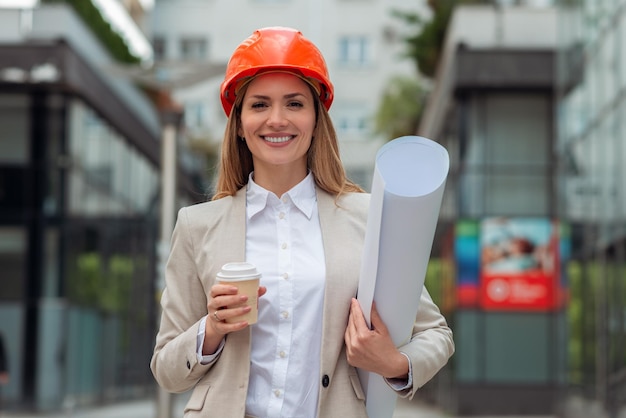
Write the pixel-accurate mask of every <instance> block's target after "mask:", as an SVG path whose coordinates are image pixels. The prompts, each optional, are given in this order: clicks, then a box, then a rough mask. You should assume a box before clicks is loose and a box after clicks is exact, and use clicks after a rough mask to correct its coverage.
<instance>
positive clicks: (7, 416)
mask: <svg viewBox="0 0 626 418" xmlns="http://www.w3.org/2000/svg"><path fill="white" fill-rule="evenodd" d="M185 402H186V399H185V398H184V397H175V399H174V411H176V412H175V414H174V416H173V417H172V418H179V417H182V410H183V406H184V404H185ZM43 417H46V418H155V417H156V407H155V403H154V401H153V400H140V401H133V402H123V403H118V404H114V405H108V406H104V407H98V408H89V409H80V408H76V409H75V410H68V411H65V412H59V413H54V414H32V413H30V414H29V413H2V412H0V418H43ZM393 418H453V417H452V416H451V415H449V414H446V413H445V412H443V411H441V410H439V409H437V408H434V407H432V406H429V405H425V404H423V403H421V402H409V401H407V400H405V399H399V400H398V403H397V406H396V410H395V412H394V414H393ZM473 418H498V417H473ZM506 418H521V417H514V416H507V417H506ZM523 418H555V417H552V416H544V417H528V416H526V417H523Z"/></svg>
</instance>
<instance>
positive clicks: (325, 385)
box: [322, 374, 330, 388]
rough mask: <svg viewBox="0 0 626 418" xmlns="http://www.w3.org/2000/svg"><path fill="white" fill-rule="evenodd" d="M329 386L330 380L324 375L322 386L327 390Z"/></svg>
mask: <svg viewBox="0 0 626 418" xmlns="http://www.w3.org/2000/svg"><path fill="white" fill-rule="evenodd" d="M329 384H330V378H329V377H328V375H327V374H325V375H324V377H322V386H324V387H325V388H327V387H328V385H329Z"/></svg>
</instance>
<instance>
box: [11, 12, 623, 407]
mask: <svg viewBox="0 0 626 418" xmlns="http://www.w3.org/2000/svg"><path fill="white" fill-rule="evenodd" d="M10 3H13V5H11V4H10ZM18 3H19V4H18ZM16 4H18V5H16ZM275 25H283V26H291V27H297V28H299V29H301V30H302V31H303V32H304V34H305V35H306V36H307V37H309V38H311V39H312V40H313V41H314V42H315V43H317V44H318V45H319V46H320V49H321V50H322V52H323V53H324V55H325V57H326V59H327V61H328V65H329V69H330V73H331V78H332V80H333V83H334V84H335V86H336V98H335V102H334V104H333V107H332V108H331V115H332V116H333V118H334V120H335V122H336V126H337V130H338V133H339V137H340V139H341V144H340V148H341V152H342V158H343V159H344V161H345V163H346V166H347V169H348V173H349V175H350V177H351V178H353V179H354V180H355V181H357V182H358V183H360V184H361V185H363V186H364V187H365V188H369V185H370V181H371V174H372V169H373V164H374V157H375V154H376V151H377V150H378V149H379V147H380V146H381V145H382V144H383V143H384V141H386V140H389V139H393V138H395V137H396V136H399V135H400V134H414V133H417V134H418V135H422V136H425V137H428V138H431V139H434V140H436V141H438V142H440V143H441V144H442V145H444V146H445V147H446V148H447V149H448V151H449V153H450V157H451V171H450V175H449V177H448V182H447V185H446V193H445V196H444V202H443V206H442V210H441V216H440V222H439V225H438V227H437V236H436V239H435V243H434V246H433V252H432V261H431V264H430V267H429V270H428V273H427V286H428V287H429V290H430V292H431V294H432V295H433V298H434V299H435V300H436V302H437V303H438V304H439V306H440V307H441V309H442V311H443V312H444V314H445V315H446V317H447V318H448V320H449V321H450V323H451V326H452V328H453V330H454V332H455V340H456V343H457V352H456V354H455V356H454V357H453V359H452V361H451V362H450V364H449V365H448V366H446V368H444V370H442V371H441V372H440V373H439V375H438V376H437V377H436V378H435V379H434V380H433V381H431V382H430V383H429V384H427V385H426V386H425V387H424V388H422V390H421V391H420V393H419V395H418V398H419V400H422V401H427V402H432V403H434V404H437V405H438V406H439V407H440V408H442V409H444V410H446V411H448V412H449V413H450V414H455V415H462V416H471V415H487V414H489V415H496V414H501V415H511V414H517V415H533V414H543V415H549V414H550V415H551V414H554V415H557V414H558V415H560V416H564V417H568V416H576V415H571V413H573V412H572V410H571V408H572V405H574V404H577V405H593V406H594V407H595V409H593V410H594V411H596V412H594V413H588V414H586V415H585V414H583V415H582V416H594V417H595V416H617V414H618V412H619V411H621V410H622V409H623V408H624V405H625V404H626V399H624V397H625V396H626V395H624V394H626V388H625V379H626V311H625V301H626V282H625V281H626V263H625V261H626V260H625V259H626V248H625V247H626V240H625V237H626V196H625V194H626V188H625V187H624V186H623V184H622V178H624V174H625V173H624V170H625V169H624V168H622V161H623V160H624V158H625V157H626V145H625V144H624V137H625V135H626V125H625V124H626V122H624V120H626V99H625V97H626V93H625V92H626V75H625V74H626V72H625V69H626V41H625V39H626V38H625V37H624V34H625V33H626V1H624V0H612V1H605V2H597V1H595V0H561V1H550V0H493V1H488V0H487V1H471V0H466V1H464V0H436V1H426V0H415V1H406V0H404V1H402V0H393V1H383V0H321V1H319V0H318V1H315V0H250V1H246V2H245V6H242V4H240V3H239V2H229V1H226V0H214V1H210V2H206V1H200V0H141V1H140V0H132V1H131V0H128V1H121V0H119V1H118V0H108V1H107V0H66V1H64V0H48V1H37V0H23V1H20V0H0V122H1V123H0V267H1V269H2V270H1V271H2V278H1V280H0V332H2V333H3V334H4V336H5V341H6V342H7V343H8V351H9V358H10V367H11V381H10V384H9V385H8V386H6V387H5V388H3V390H2V391H1V392H0V396H2V398H3V401H4V404H5V405H9V406H10V407H11V408H14V409H35V410H41V411H48V410H55V409H61V408H63V407H64V406H66V405H67V404H68V403H78V404H98V403H103V402H104V403H107V402H115V401H117V400H119V399H125V398H142V397H150V396H153V395H154V390H155V386H154V381H153V379H152V376H151V374H150V371H149V369H148V362H149V359H150V356H151V352H152V346H153V343H154V334H155V332H156V325H157V324H156V321H157V319H156V318H157V315H156V314H157V305H156V300H157V298H158V292H159V287H160V283H161V282H160V273H161V272H160V267H159V266H160V265H161V262H162V257H161V255H163V254H162V253H163V252H164V251H165V249H164V247H163V244H159V241H160V239H162V235H161V237H160V234H159V220H162V218H163V216H162V213H161V212H162V209H160V205H159V201H160V200H162V199H161V198H162V197H163V194H162V187H163V182H162V181H160V175H161V174H162V173H163V172H164V170H165V165H164V161H163V160H162V157H161V154H160V152H161V151H160V150H161V147H162V145H163V144H164V140H163V139H164V132H165V131H166V128H167V126H168V124H169V125H172V123H173V125H174V126H175V127H176V128H177V129H178V130H177V131H176V132H177V134H176V138H177V153H176V193H175V198H174V199H175V201H174V202H173V203H172V204H173V205H174V206H175V207H180V206H182V205H187V204H191V203H195V202H198V201H202V200H205V199H206V196H207V194H208V193H210V189H211V185H212V181H213V173H214V171H213V169H214V167H215V164H216V156H217V153H218V150H219V143H220V141H221V136H222V132H223V128H224V125H225V122H226V117H225V115H224V113H223V111H222V109H221V105H220V103H219V100H218V89H219V83H220V80H221V75H222V73H223V70H224V68H225V64H226V61H227V59H228V57H229V56H230V53H231V52H232V50H233V49H234V48H235V47H236V45H238V44H239V42H241V41H242V40H243V39H245V38H246V37H247V36H249V35H250V34H251V33H252V31H253V30H254V29H256V28H258V27H262V26H275ZM431 47H433V49H432V50H431ZM407 97H408V99H407ZM177 103H180V109H179V108H178V105H177ZM394 104H395V105H396V106H394ZM413 105H415V107H413ZM403 111H408V112H409V113H410V115H409V116H408V118H409V119H411V120H412V121H411V122H410V123H408V124H407V125H406V126H408V127H409V128H406V127H405V125H404V122H405V115H404V114H403ZM390 114H391V116H389V115H390ZM172 115H173V116H174V117H173V118H171V117H168V116H172ZM176 116H182V117H183V119H182V121H181V123H180V125H178V123H177V122H178V119H177V118H176ZM414 122H415V123H414ZM413 123H414V124H413ZM381 126H382V128H381ZM391 128H394V129H391ZM395 128H397V129H395ZM165 172H166V173H167V171H165ZM166 215H167V214H166ZM166 217H168V216H166ZM155 296H156V297H155ZM583 410H585V409H584V408H583ZM588 410H591V409H588ZM578 412H580V408H579V411H578ZM577 416H581V415H580V414H579V415H577Z"/></svg>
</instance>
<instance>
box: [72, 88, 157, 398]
mask: <svg viewBox="0 0 626 418" xmlns="http://www.w3.org/2000/svg"><path fill="white" fill-rule="evenodd" d="M68 131H69V132H68V149H69V154H70V159H71V161H72V164H71V169H70V170H69V173H68V175H67V189H68V194H67V200H68V204H67V218H66V219H67V222H66V225H65V228H64V237H63V238H64V239H63V242H64V246H63V265H64V288H65V296H66V297H67V299H68V300H69V302H70V305H69V306H70V307H69V309H68V312H66V319H67V324H66V325H67V330H66V333H67V334H66V337H67V347H68V353H67V356H68V357H69V358H72V359H73V361H71V362H67V363H66V365H65V366H66V368H65V385H66V388H67V395H66V396H71V397H72V398H74V400H75V401H76V402H79V403H81V402H91V401H93V400H94V398H96V399H114V398H119V397H125V396H130V395H132V394H133V393H134V392H136V391H137V390H141V389H145V388H146V387H150V386H151V384H152V376H151V375H150V371H149V369H148V368H147V367H146V364H147V363H146V361H149V358H150V356H151V353H152V346H153V343H154V341H153V339H154V336H153V324H154V320H155V315H156V314H155V311H154V309H155V303H154V300H155V295H154V290H153V285H152V283H153V278H154V274H155V267H154V265H155V258H154V256H155V247H154V243H155V240H156V234H157V230H156V225H157V222H156V215H157V211H158V185H159V179H158V172H157V170H156V168H155V167H154V166H152V165H151V164H150V163H149V162H148V160H147V159H146V158H145V157H144V156H142V155H140V154H139V153H138V152H137V150H136V149H135V148H134V147H133V146H132V145H130V144H129V143H128V141H127V140H126V139H125V138H123V137H121V136H120V135H119V134H118V133H117V132H116V131H115V130H114V129H113V128H112V127H111V126H110V125H108V124H107V123H106V121H104V120H102V119H101V118H100V117H99V116H98V115H97V114H96V113H95V112H93V111H92V110H91V109H90V108H88V107H87V106H85V105H84V104H83V103H82V102H81V101H79V100H72V101H71V103H70V105H69V108H68Z"/></svg>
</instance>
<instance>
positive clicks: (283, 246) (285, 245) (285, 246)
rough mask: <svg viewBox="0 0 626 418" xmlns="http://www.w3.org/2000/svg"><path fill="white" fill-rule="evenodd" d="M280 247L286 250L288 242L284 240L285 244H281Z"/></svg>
mask: <svg viewBox="0 0 626 418" xmlns="http://www.w3.org/2000/svg"><path fill="white" fill-rule="evenodd" d="M280 248H282V249H283V250H284V249H285V248H287V243H286V242H283V245H281V246H280Z"/></svg>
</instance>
